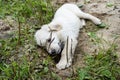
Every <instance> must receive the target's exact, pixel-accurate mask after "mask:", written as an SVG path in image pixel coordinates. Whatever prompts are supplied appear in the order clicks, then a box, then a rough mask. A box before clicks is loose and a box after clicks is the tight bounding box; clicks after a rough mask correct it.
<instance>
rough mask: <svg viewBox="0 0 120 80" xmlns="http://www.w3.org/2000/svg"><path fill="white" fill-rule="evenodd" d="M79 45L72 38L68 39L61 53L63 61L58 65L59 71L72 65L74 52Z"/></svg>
mask: <svg viewBox="0 0 120 80" xmlns="http://www.w3.org/2000/svg"><path fill="white" fill-rule="evenodd" d="M76 45H77V40H76V39H72V38H69V37H68V38H67V40H66V42H65V47H64V49H63V51H62V53H61V59H60V61H59V63H58V64H57V65H56V67H57V68H58V69H65V68H66V67H69V66H70V65H71V64H72V58H73V55H74V51H75V48H76Z"/></svg>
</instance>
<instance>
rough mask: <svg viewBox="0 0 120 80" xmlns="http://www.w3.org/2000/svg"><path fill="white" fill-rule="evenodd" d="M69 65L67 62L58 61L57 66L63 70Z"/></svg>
mask: <svg viewBox="0 0 120 80" xmlns="http://www.w3.org/2000/svg"><path fill="white" fill-rule="evenodd" d="M66 66H67V63H58V64H56V67H57V68H58V69H59V70H61V69H65V68H66Z"/></svg>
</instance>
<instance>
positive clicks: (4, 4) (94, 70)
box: [0, 0, 120, 80]
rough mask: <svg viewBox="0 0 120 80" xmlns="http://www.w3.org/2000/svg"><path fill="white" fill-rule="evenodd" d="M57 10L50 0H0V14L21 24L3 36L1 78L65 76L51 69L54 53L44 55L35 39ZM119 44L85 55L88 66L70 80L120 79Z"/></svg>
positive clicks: (97, 41) (22, 79)
mask: <svg viewBox="0 0 120 80" xmlns="http://www.w3.org/2000/svg"><path fill="white" fill-rule="evenodd" d="M54 10H55V8H53V6H52V5H51V3H50V0H0V18H1V19H6V16H11V17H12V18H13V20H14V21H16V24H18V26H16V27H17V28H18V30H15V31H14V32H13V33H12V34H13V37H11V38H8V39H0V43H1V44H2V47H0V80H25V79H26V80H62V77H60V76H59V75H58V74H56V73H55V71H54V70H52V69H51V67H55V64H54V63H53V61H52V60H51V57H49V56H42V54H40V52H38V50H37V46H36V43H35V41H34V33H35V31H36V29H37V28H40V27H39V26H40V25H42V24H45V23H48V22H49V21H50V20H51V18H52V17H53V14H54ZM103 26H104V25H102V27H103ZM88 35H89V36H91V38H92V39H93V40H94V44H96V45H98V44H100V42H101V40H100V39H99V38H97V36H96V35H95V34H94V33H93V32H89V33H88ZM115 48H116V45H111V47H110V48H109V49H108V50H106V51H104V50H103V49H101V48H100V49H101V50H100V52H99V53H98V55H85V56H84V58H85V59H84V60H85V64H86V66H85V67H84V68H80V69H78V70H77V74H75V76H73V77H71V78H68V79H67V80H119V79H118V78H119V76H120V64H119V63H118V58H117V55H116V51H115ZM46 55H47V54H46Z"/></svg>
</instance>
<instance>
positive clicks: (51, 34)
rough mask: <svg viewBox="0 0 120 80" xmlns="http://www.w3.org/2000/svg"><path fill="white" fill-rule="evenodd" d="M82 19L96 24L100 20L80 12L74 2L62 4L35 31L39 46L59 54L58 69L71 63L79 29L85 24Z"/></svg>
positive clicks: (51, 52) (50, 52)
mask: <svg viewBox="0 0 120 80" xmlns="http://www.w3.org/2000/svg"><path fill="white" fill-rule="evenodd" d="M84 19H89V20H91V21H92V22H93V23H95V24H96V25H99V24H101V21H100V20H99V19H98V18H96V17H94V16H92V15H90V14H88V13H84V12H82V11H81V10H80V9H79V8H78V7H77V6H76V5H75V4H69V3H67V4H64V5H63V6H61V7H60V8H59V9H58V10H57V11H56V13H55V15H54V18H53V19H52V21H51V22H50V23H48V24H45V25H43V26H42V27H41V29H40V30H38V31H37V32H36V33H35V40H36V42H37V44H38V45H39V46H42V47H45V49H46V50H47V51H48V53H49V54H60V53H61V58H60V61H59V62H58V63H57V64H56V67H57V68H58V69H65V68H67V67H69V66H70V65H71V64H72V58H73V55H74V51H75V48H76V45H77V43H78V41H77V37H78V35H79V30H80V28H82V27H83V26H84V25H85V21H84Z"/></svg>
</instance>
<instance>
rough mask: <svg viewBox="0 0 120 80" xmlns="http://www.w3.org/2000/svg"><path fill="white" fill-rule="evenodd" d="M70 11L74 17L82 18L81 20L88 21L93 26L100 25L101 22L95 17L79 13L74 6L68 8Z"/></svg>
mask: <svg viewBox="0 0 120 80" xmlns="http://www.w3.org/2000/svg"><path fill="white" fill-rule="evenodd" d="M69 10H70V11H72V12H73V13H74V14H75V15H76V16H78V17H79V18H81V19H82V18H83V19H89V20H91V21H93V23H94V24H96V25H98V24H101V20H100V19H98V18H97V17H94V16H92V15H90V14H88V13H85V12H83V11H81V10H80V9H79V8H78V6H76V5H72V6H71V7H70V8H69Z"/></svg>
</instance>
